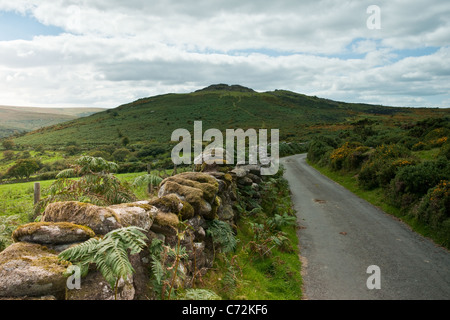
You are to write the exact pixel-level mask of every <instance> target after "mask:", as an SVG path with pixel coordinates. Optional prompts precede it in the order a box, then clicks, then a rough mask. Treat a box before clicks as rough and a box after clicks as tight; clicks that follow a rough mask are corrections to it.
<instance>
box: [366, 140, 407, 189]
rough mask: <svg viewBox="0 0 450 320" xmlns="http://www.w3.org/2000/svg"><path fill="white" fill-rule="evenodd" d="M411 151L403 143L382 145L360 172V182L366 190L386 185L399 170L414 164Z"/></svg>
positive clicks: (374, 151)
mask: <svg viewBox="0 0 450 320" xmlns="http://www.w3.org/2000/svg"><path fill="white" fill-rule="evenodd" d="M410 155H411V152H410V151H409V150H408V149H407V148H405V147H404V146H402V145H398V144H391V145H381V146H378V147H377V148H375V149H374V150H373V152H372V153H371V154H370V156H369V159H368V160H367V161H366V162H364V164H363V165H362V167H361V170H360V172H359V174H358V184H359V186H361V187H362V188H364V189H366V190H371V189H374V188H377V187H386V186H387V185H388V184H389V183H390V181H391V180H392V179H393V178H394V177H395V174H396V173H397V170H398V169H399V168H401V167H403V166H408V165H412V164H414V163H415V161H414V159H412V158H411V157H410Z"/></svg>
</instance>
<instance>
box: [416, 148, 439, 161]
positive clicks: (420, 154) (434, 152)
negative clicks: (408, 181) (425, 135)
mask: <svg viewBox="0 0 450 320" xmlns="http://www.w3.org/2000/svg"><path fill="white" fill-rule="evenodd" d="M439 150H440V148H433V149H430V150H420V151H413V152H412V154H413V155H414V156H416V157H417V158H419V159H421V160H435V159H436V157H437V156H438V154H439Z"/></svg>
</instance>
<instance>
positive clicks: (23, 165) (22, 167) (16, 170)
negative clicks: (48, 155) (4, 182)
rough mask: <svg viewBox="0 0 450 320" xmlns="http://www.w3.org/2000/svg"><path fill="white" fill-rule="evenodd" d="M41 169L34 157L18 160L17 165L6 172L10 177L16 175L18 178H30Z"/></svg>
mask: <svg viewBox="0 0 450 320" xmlns="http://www.w3.org/2000/svg"><path fill="white" fill-rule="evenodd" d="M39 169H40V166H39V163H38V162H37V161H36V160H32V159H21V160H18V161H17V162H16V164H15V165H13V166H12V167H10V168H9V169H8V171H7V172H6V175H7V176H9V177H15V178H17V179H22V178H26V179H28V178H29V177H30V176H31V175H32V174H33V173H35V172H36V171H38V170H39Z"/></svg>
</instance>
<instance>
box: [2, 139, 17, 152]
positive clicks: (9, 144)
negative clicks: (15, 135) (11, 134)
mask: <svg viewBox="0 0 450 320" xmlns="http://www.w3.org/2000/svg"><path fill="white" fill-rule="evenodd" d="M2 146H3V148H5V149H6V150H11V149H12V148H13V147H14V146H15V143H14V141H12V140H11V139H8V140H3V142H2Z"/></svg>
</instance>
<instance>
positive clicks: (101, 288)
mask: <svg viewBox="0 0 450 320" xmlns="http://www.w3.org/2000/svg"><path fill="white" fill-rule="evenodd" d="M202 169H203V170H204V171H206V172H185V173H180V174H177V175H175V176H171V177H168V178H166V179H165V180H163V181H162V182H161V184H160V186H159V192H158V197H156V198H153V199H149V200H145V201H138V202H134V203H123V204H120V205H114V206H108V207H99V206H95V205H93V204H87V203H81V202H76V201H68V202H56V203H51V204H49V205H48V206H47V208H46V209H45V211H44V213H43V216H42V219H41V222H34V223H29V224H25V225H22V226H20V227H18V228H17V229H16V230H15V231H14V233H13V240H14V243H13V244H12V245H11V246H9V247H8V248H6V249H5V250H4V251H2V252H1V253H0V299H67V300H111V299H114V292H113V290H112V289H111V287H110V286H109V284H108V283H107V282H106V281H105V280H104V279H103V278H102V276H101V274H100V273H99V272H98V271H96V270H95V269H94V268H93V269H92V270H90V271H89V273H88V275H87V276H86V277H83V278H82V279H81V289H71V290H69V289H68V288H67V285H66V277H67V275H64V273H65V271H66V269H67V268H68V266H69V265H70V264H69V263H68V262H65V261H61V260H59V259H58V253H59V252H61V251H63V250H65V249H66V248H68V247H70V246H74V245H77V244H79V243H82V242H84V241H86V240H88V239H90V238H92V237H96V236H97V237H98V236H103V235H105V234H107V233H108V232H110V231H112V230H115V229H118V228H122V227H128V226H137V227H140V228H142V229H144V230H145V231H146V236H147V238H148V243H149V244H150V242H151V241H152V240H153V239H155V238H158V239H161V240H163V241H164V243H165V244H167V245H170V246H175V244H176V242H177V236H176V234H177V228H178V227H179V225H180V222H183V223H184V224H185V225H189V226H190V228H188V229H187V231H186V233H185V236H184V238H183V240H182V243H181V244H182V245H183V246H184V247H186V249H187V252H188V254H189V259H188V260H187V261H185V262H183V265H182V266H181V267H182V268H184V270H185V273H186V275H187V279H185V286H189V279H191V278H192V276H193V274H194V272H196V274H199V275H203V274H205V273H206V272H207V270H208V269H209V268H210V267H211V266H212V262H213V261H212V259H213V248H212V241H211V239H210V238H209V237H207V236H206V229H207V223H206V222H207V221H208V220H213V219H219V220H222V221H225V222H227V223H229V224H230V225H231V226H232V227H234V228H235V223H236V221H237V219H238V214H237V210H236V203H237V201H238V194H239V192H238V190H239V188H241V187H244V186H247V187H248V186H251V187H252V188H254V189H255V190H257V189H258V185H259V184H260V183H261V181H262V180H261V176H260V167H259V166H255V165H253V166H252V165H247V166H239V167H236V168H234V169H233V170H231V171H228V170H226V171H225V172H222V171H224V170H222V171H220V170H218V169H220V168H219V167H218V166H203V168H202ZM130 261H131V263H132V265H133V268H134V270H135V273H134V274H133V275H132V276H131V277H129V278H128V279H121V280H120V282H119V284H118V294H117V299H122V300H133V299H149V298H152V296H151V293H150V291H149V287H148V284H149V278H150V270H151V268H150V263H151V261H150V255H149V252H148V251H147V250H143V251H142V252H140V253H139V254H136V255H134V256H130Z"/></svg>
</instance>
